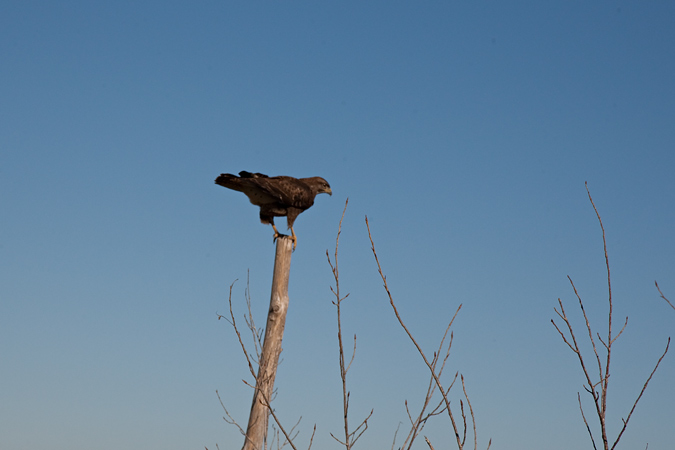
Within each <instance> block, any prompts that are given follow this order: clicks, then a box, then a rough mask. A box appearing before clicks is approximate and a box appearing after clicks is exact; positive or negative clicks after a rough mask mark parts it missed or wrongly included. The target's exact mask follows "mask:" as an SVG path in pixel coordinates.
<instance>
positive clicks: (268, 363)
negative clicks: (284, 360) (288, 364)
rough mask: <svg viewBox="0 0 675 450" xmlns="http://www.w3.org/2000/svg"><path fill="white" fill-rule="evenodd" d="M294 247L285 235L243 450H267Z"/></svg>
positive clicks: (280, 241)
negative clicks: (269, 407)
mask: <svg viewBox="0 0 675 450" xmlns="http://www.w3.org/2000/svg"><path fill="white" fill-rule="evenodd" d="M292 245H293V241H292V240H291V238H290V237H289V236H283V235H282V236H280V237H279V238H277V251H276V255H275V257H274V274H273V276H272V295H271V297H270V309H269V311H268V313H267V326H266V327H265V339H264V341H263V347H262V351H261V353H260V361H259V366H258V376H257V378H256V387H255V390H254V392H253V404H252V405H251V415H250V416H249V418H248V427H247V428H246V438H245V440H244V447H243V448H242V450H263V448H264V442H265V439H266V438H267V428H268V421H269V415H270V413H269V409H268V402H269V401H271V399H272V391H273V390H274V378H275V377H276V375H277V365H278V364H279V355H280V354H281V340H282V339H283V337H284V326H285V325H286V312H287V311H288V277H289V274H290V272H291V254H292V253H293V251H292Z"/></svg>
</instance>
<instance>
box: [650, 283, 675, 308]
mask: <svg viewBox="0 0 675 450" xmlns="http://www.w3.org/2000/svg"><path fill="white" fill-rule="evenodd" d="M654 284H655V285H656V289H658V291H659V294H661V298H662V299H664V300H665V301H666V302H668V304H669V305H670V307H671V308H673V309H675V306H674V305H673V304H672V303H670V300H668V299H667V298H666V296H665V295H663V292H661V288H659V283H657V282H656V281H654Z"/></svg>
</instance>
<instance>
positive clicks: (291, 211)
mask: <svg viewBox="0 0 675 450" xmlns="http://www.w3.org/2000/svg"><path fill="white" fill-rule="evenodd" d="M216 184H218V185H220V186H223V187H226V188H228V189H233V190H235V191H239V192H243V193H244V194H246V196H247V197H248V199H249V200H250V201H251V203H253V204H254V205H257V206H260V222H262V223H269V224H270V225H272V228H274V240H276V239H277V238H278V237H279V236H281V234H280V233H279V231H278V230H277V227H276V226H275V225H274V218H275V217H283V216H286V223H287V224H288V228H290V229H291V234H292V236H291V239H292V240H293V250H295V247H296V245H297V243H298V238H297V237H296V236H295V231H293V223H294V222H295V219H296V217H298V214H300V213H301V212H303V211H304V210H306V209H308V208H309V207H310V206H312V205H313V204H314V197H316V195H317V194H322V193H323V194H328V195H333V191H331V189H330V185H329V184H328V182H327V181H326V180H324V179H323V178H321V177H311V178H293V177H284V176H280V177H268V176H267V175H263V174H262V173H250V172H239V176H236V175H232V174H230V173H223V174H221V175H220V176H219V177H218V178H216Z"/></svg>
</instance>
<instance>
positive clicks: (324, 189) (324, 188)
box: [316, 177, 333, 196]
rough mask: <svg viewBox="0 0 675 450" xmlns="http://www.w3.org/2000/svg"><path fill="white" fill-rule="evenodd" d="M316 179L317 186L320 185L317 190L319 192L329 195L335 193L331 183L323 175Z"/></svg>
mask: <svg viewBox="0 0 675 450" xmlns="http://www.w3.org/2000/svg"><path fill="white" fill-rule="evenodd" d="M316 181H317V186H318V190H317V193H318V194H328V195H331V196H332V195H333V191H332V190H331V188H330V184H328V181H326V180H324V179H323V178H321V177H317V180H316Z"/></svg>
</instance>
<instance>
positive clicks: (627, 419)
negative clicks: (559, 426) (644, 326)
mask: <svg viewBox="0 0 675 450" xmlns="http://www.w3.org/2000/svg"><path fill="white" fill-rule="evenodd" d="M669 347H670V338H668V343H667V344H666V349H665V350H664V352H663V354H662V355H661V357H660V358H659V360H658V362H657V363H656V366H654V370H652V373H650V374H649V378H647V381H645V384H644V385H643V386H642V390H641V391H640V395H638V397H637V399H635V403H633V407H632V408H631V409H630V412H629V413H628V416H626V420H624V421H623V427H622V428H621V431H620V432H619V435H618V436H617V438H616V441H614V444H613V445H612V450H613V449H614V447H616V444H618V443H619V439H621V436H622V435H623V432H624V431H626V427H627V426H628V421H629V420H630V418H631V416H632V415H633V411H635V407H636V406H637V404H638V402H639V401H640V399H641V398H642V394H644V393H645V390H646V389H647V385H648V384H649V382H650V381H651V379H652V377H653V376H654V373H655V372H656V369H658V368H659V364H661V361H663V358H664V357H665V356H666V353H668V348H669Z"/></svg>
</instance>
